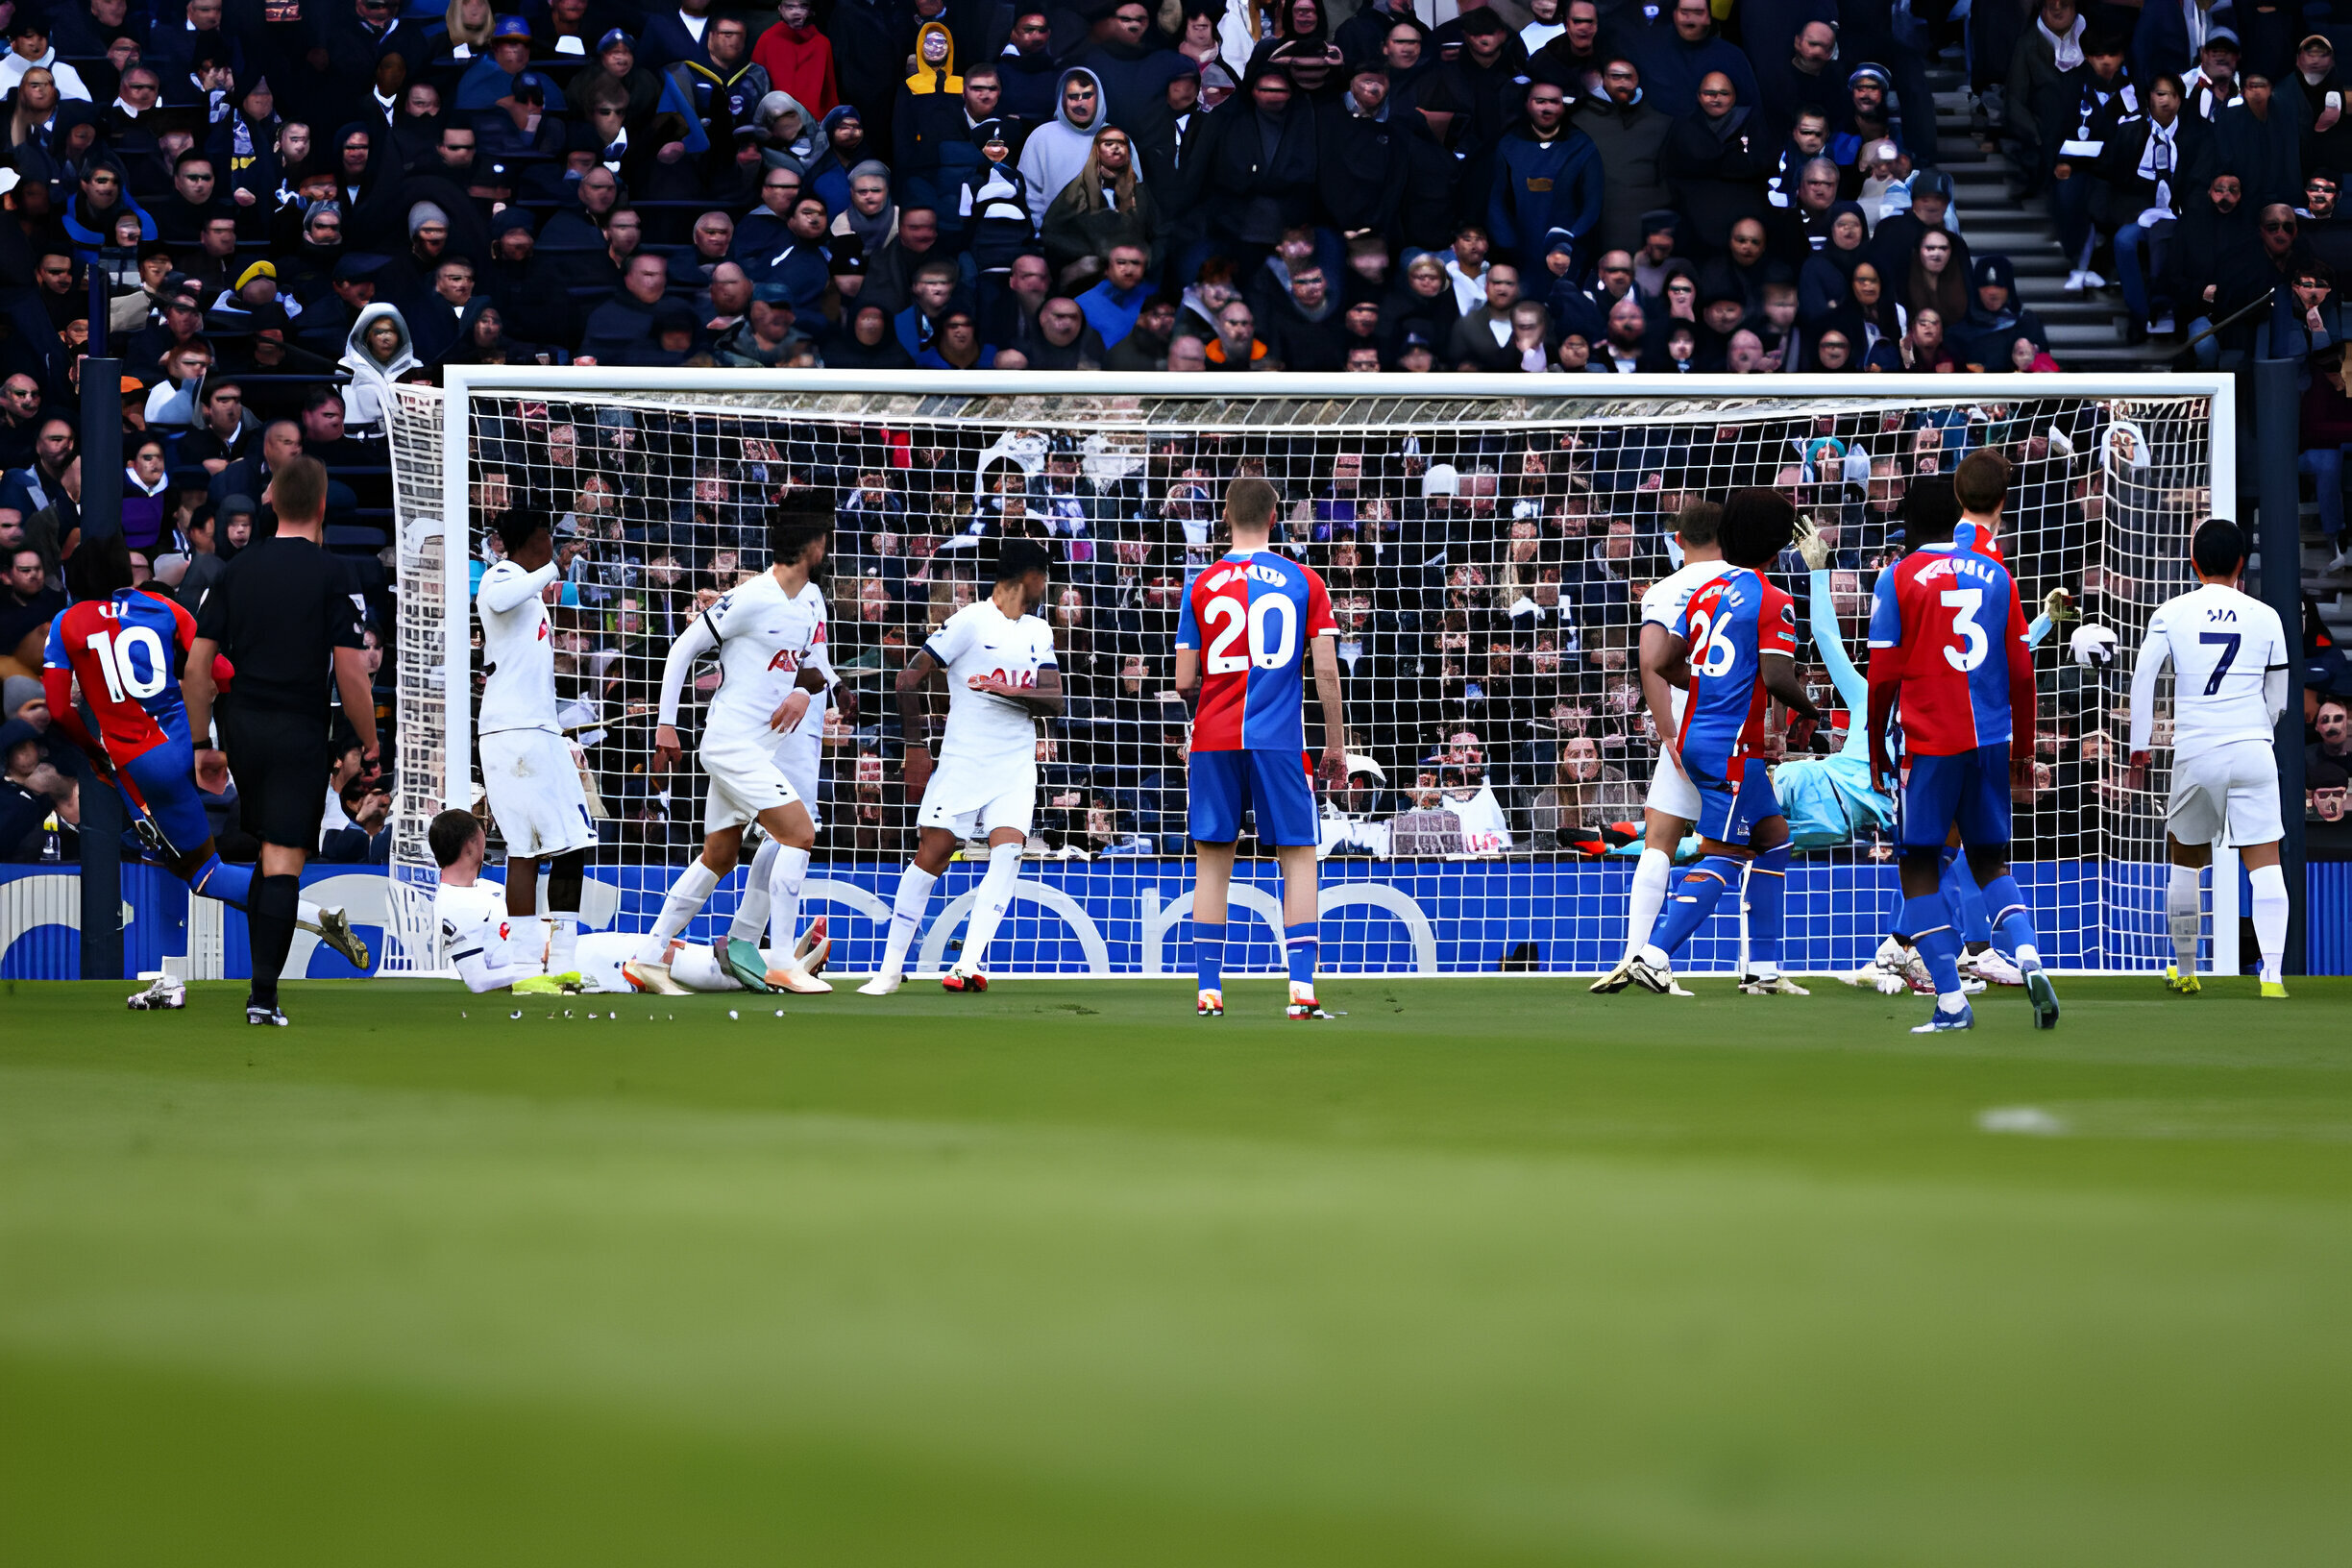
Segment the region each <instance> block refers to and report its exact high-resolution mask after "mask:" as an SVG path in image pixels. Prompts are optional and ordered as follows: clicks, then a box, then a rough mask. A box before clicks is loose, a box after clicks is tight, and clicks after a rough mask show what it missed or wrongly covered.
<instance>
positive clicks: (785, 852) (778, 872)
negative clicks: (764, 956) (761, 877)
mask: <svg viewBox="0 0 2352 1568" xmlns="http://www.w3.org/2000/svg"><path fill="white" fill-rule="evenodd" d="M808 869H809V852H808V851H807V850H806V849H795V848H794V847H793V846H792V845H789V844H780V845H776V857H775V865H774V866H772V867H771V868H770V869H769V872H768V918H769V919H771V920H772V921H773V922H774V923H775V928H776V929H777V930H779V931H790V930H792V929H793V928H794V927H795V926H796V925H798V924H799V923H800V884H801V883H802V882H804V881H806V880H807V879H808ZM751 940H753V941H755V942H756V941H757V940H758V938H757V937H754V938H752V939H751ZM792 949H793V944H792V943H791V941H790V940H789V939H787V940H786V941H784V942H782V943H778V944H777V947H776V962H777V963H779V964H782V965H785V966H786V967H790V965H791V963H792Z"/></svg>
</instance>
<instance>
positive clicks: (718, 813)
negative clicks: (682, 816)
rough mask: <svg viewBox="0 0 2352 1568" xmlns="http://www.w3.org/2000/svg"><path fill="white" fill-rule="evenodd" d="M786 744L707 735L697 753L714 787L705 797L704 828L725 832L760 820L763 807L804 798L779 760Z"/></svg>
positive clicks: (703, 829)
mask: <svg viewBox="0 0 2352 1568" xmlns="http://www.w3.org/2000/svg"><path fill="white" fill-rule="evenodd" d="M782 749H783V747H779V746H773V745H769V746H763V745H761V744H760V743H758V742H757V741H734V742H728V741H713V740H710V739H707V738H705V739H704V741H703V742H702V749H701V750H700V751H699V752H698V753H697V754H696V760H698V762H700V763H701V765H702V772H703V774H704V775H705V776H706V777H707V778H708V779H709V780H710V789H709V791H708V792H707V793H706V794H705V795H704V796H703V797H702V831H703V832H704V833H705V834H710V833H718V832H723V831H724V830H725V829H727V828H730V827H742V826H744V825H745V824H747V823H749V822H755V821H759V814H760V813H761V812H763V811H773V810H774V809H775V808H776V807H778V806H782V805H789V804H791V803H792V802H793V801H795V800H797V799H799V798H800V792H799V791H798V790H796V789H794V788H793V785H792V780H791V779H789V778H787V777H785V776H784V769H783V767H782V765H781V764H780V763H779V762H778V761H777V755H778V753H779V752H781V751H782Z"/></svg>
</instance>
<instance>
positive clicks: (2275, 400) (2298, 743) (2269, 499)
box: [2254, 359, 2305, 974]
mask: <svg viewBox="0 0 2352 1568" xmlns="http://www.w3.org/2000/svg"><path fill="white" fill-rule="evenodd" d="M2296 364H2297V362H2296V361H2295V360H2292V359H2257V360H2255V361H2254V427H2255V429H2256V431H2257V432H2258V433H2257V434H2256V436H2255V440H2256V442H2257V443H2258V446H2257V451H2258V452H2259V453H2260V455H2259V458H2258V459H2257V460H2258V461H2259V463H2260V465H2261V484H2262V563H2263V569H2262V600H2263V602H2264V603H2266V604H2267V605H2269V606H2270V607H2271V608H2272V609H2274V610H2276V611H2277V612H2278V617H2279V621H2280V623H2281V625H2284V626H2285V627H2286V629H2287V638H2288V642H2289V644H2290V645H2291V648H2292V649H2293V650H2294V652H2295V654H2296V655H2297V661H2298V662H2297V667H2298V668H2300V654H2301V652H2302V648H2303V497H2302V485H2301V483H2300V481H2299V476H2298V474H2297V472H2296V456H2297V453H2296V435H2297V434H2298V432H2299V431H2300V429H2301V428H2302V393H2301V392H2300V391H2299V390H2298V389H2297V388H2296V386H2295V370H2296ZM2293 684H2294V683H2293V681H2292V679H2290V683H2289V688H2290V689H2289V692H2288V701H2287V711H2286V712H2284V713H2282V714H2280V715H2279V722H2278V735H2277V738H2276V743H2275V745H2274V746H2273V747H2272V749H2273V750H2274V751H2276V753H2277V755H2278V773H2279V821H2281V822H2282V823H2283V824H2284V825H2285V827H2286V830H2287V836H2286V838H2285V839H2284V840H2283V841H2282V842H2281V843H2280V845H2279V862H2280V865H2281V866H2282V867H2283V868H2284V870H2286V873H2287V889H2288V900H2287V907H2288V911H2289V913H2288V917H2287V957H2286V962H2285V964H2284V966H2283V968H2285V969H2286V972H2288V973H2289V974H2301V973H2303V972H2304V969H2305V965H2304V959H2303V905H2304V899H2303V898H2302V897H2301V896H2300V894H2301V892H2302V889H2303V885H2304V884H2303V703H2302V694H2301V693H2300V692H2299V691H2296V690H2294V689H2293Z"/></svg>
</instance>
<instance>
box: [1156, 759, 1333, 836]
mask: <svg viewBox="0 0 2352 1568" xmlns="http://www.w3.org/2000/svg"><path fill="white" fill-rule="evenodd" d="M1186 760H1187V763H1188V767H1189V775H1188V785H1189V788H1190V796H1191V803H1190V810H1189V812H1188V819H1189V821H1188V825H1189V826H1190V828H1191V830H1192V838H1193V841H1194V842H1195V843H1198V844H1231V843H1233V842H1234V841H1235V840H1236V839H1238V838H1239V837H1240V836H1241V814H1242V813H1243V812H1245V811H1255V812H1256V813H1257V816H1258V842H1260V843H1261V844H1272V845H1301V844H1318V843H1320V842H1321V841H1322V837H1323V824H1322V822H1321V821H1319V820H1318V819H1317V818H1316V816H1315V800H1314V786H1313V784H1311V783H1310V782H1309V781H1308V776H1307V756H1306V753H1305V752H1303V751H1195V752H1193V753H1192V754H1191V756H1190V757H1188V759H1186Z"/></svg>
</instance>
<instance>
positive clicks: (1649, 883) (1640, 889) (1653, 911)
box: [1626, 847, 1674, 958]
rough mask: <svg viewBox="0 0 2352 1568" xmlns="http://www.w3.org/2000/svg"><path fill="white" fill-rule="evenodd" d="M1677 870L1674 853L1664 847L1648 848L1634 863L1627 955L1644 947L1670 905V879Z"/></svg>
mask: <svg viewBox="0 0 2352 1568" xmlns="http://www.w3.org/2000/svg"><path fill="white" fill-rule="evenodd" d="M1673 871H1674V856H1673V855H1672V854H1670V853H1668V852H1667V851H1666V850H1664V849H1651V848H1646V847H1645V848H1644V849H1643V850H1642V852H1641V859H1640V860H1638V861H1636V862H1634V864H1633V891H1632V895H1631V898H1630V900H1629V904H1628V908H1627V915H1626V956H1627V957H1629V958H1630V957H1631V956H1633V955H1634V954H1635V953H1638V952H1640V951H1641V950H1642V947H1643V945H1644V944H1645V943H1648V942H1649V940H1650V933H1651V931H1652V929H1653V928H1654V927H1655V926H1656V924H1657V918H1658V911H1659V910H1661V909H1664V908H1665V907H1666V882H1667V879H1668V877H1669V876H1670V875H1672V873H1673Z"/></svg>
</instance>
